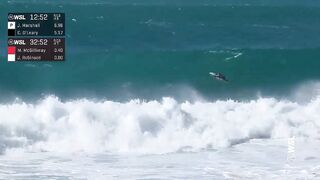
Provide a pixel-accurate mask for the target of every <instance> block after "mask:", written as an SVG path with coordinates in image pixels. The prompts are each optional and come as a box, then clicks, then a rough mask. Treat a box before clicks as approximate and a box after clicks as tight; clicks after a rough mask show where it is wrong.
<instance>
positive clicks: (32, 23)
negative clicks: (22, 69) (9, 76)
mask: <svg viewBox="0 0 320 180" xmlns="http://www.w3.org/2000/svg"><path fill="white" fill-rule="evenodd" d="M64 60H65V14H64V13H8V62H15V61H64Z"/></svg>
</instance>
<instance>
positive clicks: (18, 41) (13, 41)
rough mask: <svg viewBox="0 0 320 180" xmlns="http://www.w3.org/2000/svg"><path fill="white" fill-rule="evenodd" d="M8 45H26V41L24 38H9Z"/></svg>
mask: <svg viewBox="0 0 320 180" xmlns="http://www.w3.org/2000/svg"><path fill="white" fill-rule="evenodd" d="M8 45H9V46H13V45H22V46H23V45H26V42H25V41H24V39H9V40H8Z"/></svg>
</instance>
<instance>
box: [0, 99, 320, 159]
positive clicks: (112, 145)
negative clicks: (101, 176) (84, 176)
mask: <svg viewBox="0 0 320 180" xmlns="http://www.w3.org/2000/svg"><path fill="white" fill-rule="evenodd" d="M319 109H320V98H319V97H318V98H313V99H312V100H310V101H309V102H307V103H303V104H299V103H296V102H291V101H282V100H277V99H274V98H259V99H256V100H252V101H247V102H238V101H233V100H227V101H215V102H203V101H198V102H193V103H191V102H183V103H178V102H177V101H176V100H175V99H173V98H163V99H162V100H161V101H143V100H139V99H137V100H131V101H129V102H125V103H119V102H113V101H101V102H94V101H90V100H87V99H80V100H74V101H68V102H62V101H60V100H59V99H58V98H57V97H54V96H50V97H47V98H45V99H43V100H41V101H39V102H38V103H34V104H27V103H23V102H16V103H12V104H2V105H0V114H1V118H0V150H1V152H2V153H5V152H6V151H8V150H10V149H16V148H18V149H22V150H25V151H31V152H34V151H36V152H38V151H51V152H62V153H72V152H79V151H81V152H83V151H84V152H89V153H91V152H112V153H143V154H145V153H146V154H149V153H151V154H162V153H170V152H181V151H182V152H184V151H192V152H194V151H202V150H210V149H218V148H223V147H229V146H232V145H235V144H240V143H245V142H247V141H249V140H251V139H260V138H271V139H276V138H287V137H290V136H295V137H302V138H308V139H319V138H320V121H319V119H320V113H319Z"/></svg>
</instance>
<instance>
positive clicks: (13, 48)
mask: <svg viewBox="0 0 320 180" xmlns="http://www.w3.org/2000/svg"><path fill="white" fill-rule="evenodd" d="M8 54H16V47H15V46H9V47H8Z"/></svg>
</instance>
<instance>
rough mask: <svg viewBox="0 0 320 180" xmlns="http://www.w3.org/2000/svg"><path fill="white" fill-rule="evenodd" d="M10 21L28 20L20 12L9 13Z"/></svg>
mask: <svg viewBox="0 0 320 180" xmlns="http://www.w3.org/2000/svg"><path fill="white" fill-rule="evenodd" d="M8 20H9V21H15V20H26V17H25V16H24V15H22V14H21V15H20V14H9V15H8Z"/></svg>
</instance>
